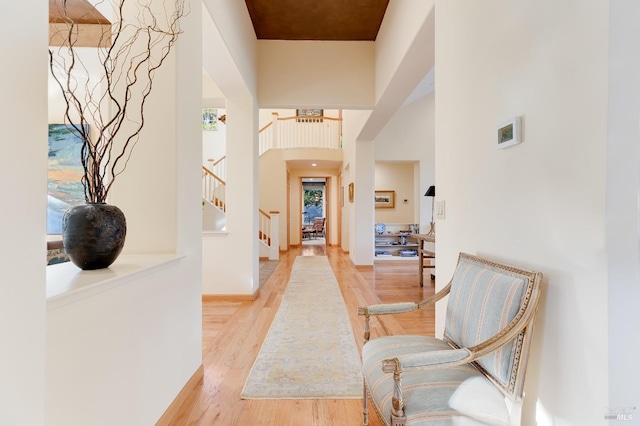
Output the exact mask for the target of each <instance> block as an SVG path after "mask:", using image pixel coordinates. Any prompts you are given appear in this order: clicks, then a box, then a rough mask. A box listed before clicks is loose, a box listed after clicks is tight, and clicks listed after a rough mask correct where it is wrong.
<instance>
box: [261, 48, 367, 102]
mask: <svg viewBox="0 0 640 426" xmlns="http://www.w3.org/2000/svg"><path fill="white" fill-rule="evenodd" d="M258 71H259V74H258V99H259V103H260V108H296V107H302V108H305V107H306V108H314V107H315V108H341V107H343V108H347V107H352V108H357V107H367V106H371V105H373V102H374V97H373V93H374V92H373V90H374V86H373V85H374V78H375V76H374V43H373V42H370V41H354V42H345V41H341V42H334V41H282V40H259V41H258Z"/></svg>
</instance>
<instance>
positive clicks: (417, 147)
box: [374, 92, 435, 233]
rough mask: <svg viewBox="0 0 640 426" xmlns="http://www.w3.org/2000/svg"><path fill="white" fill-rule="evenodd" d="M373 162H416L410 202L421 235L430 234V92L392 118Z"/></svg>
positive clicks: (432, 102)
mask: <svg viewBox="0 0 640 426" xmlns="http://www.w3.org/2000/svg"><path fill="white" fill-rule="evenodd" d="M374 149H375V152H374V155H375V159H376V161H416V162H417V173H416V181H417V182H416V185H415V187H414V193H413V199H414V200H415V202H414V203H413V205H414V207H415V210H414V214H415V218H416V219H417V222H418V223H420V226H421V232H425V233H426V232H428V231H429V222H430V221H431V198H430V197H425V196H424V193H425V192H426V191H427V189H428V188H429V186H431V185H433V184H434V181H435V95H434V93H433V92H432V93H429V94H427V95H426V96H423V97H421V98H419V99H417V100H415V101H413V102H411V103H409V104H407V105H405V106H403V107H402V108H400V109H399V110H398V112H396V114H395V115H394V116H393V118H391V120H390V121H389V123H388V124H387V125H386V126H385V127H384V128H383V129H382V131H381V132H380V134H379V135H378V136H377V137H376V139H375V141H374Z"/></svg>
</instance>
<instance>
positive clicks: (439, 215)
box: [436, 200, 445, 219]
mask: <svg viewBox="0 0 640 426" xmlns="http://www.w3.org/2000/svg"><path fill="white" fill-rule="evenodd" d="M444 206H445V205H444V200H438V201H436V219H444V218H445V207H444Z"/></svg>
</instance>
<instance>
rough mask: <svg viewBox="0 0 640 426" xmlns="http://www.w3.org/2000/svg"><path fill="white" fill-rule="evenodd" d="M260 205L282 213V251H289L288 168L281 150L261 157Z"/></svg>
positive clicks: (267, 210) (280, 222)
mask: <svg viewBox="0 0 640 426" xmlns="http://www.w3.org/2000/svg"><path fill="white" fill-rule="evenodd" d="M258 164H259V168H260V176H261V177H262V178H261V179H259V188H260V198H259V202H258V205H259V206H260V208H261V209H262V210H264V211H265V212H267V213H269V212H271V211H278V212H280V215H279V216H278V218H279V223H278V225H279V226H278V229H279V231H280V235H279V237H280V250H283V251H284V250H287V249H288V247H287V214H288V213H287V166H286V164H285V162H284V160H283V159H282V150H281V149H270V150H268V151H267V152H265V153H264V154H262V155H261V156H260V160H259V162H258Z"/></svg>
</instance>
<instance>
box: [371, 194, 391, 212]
mask: <svg viewBox="0 0 640 426" xmlns="http://www.w3.org/2000/svg"><path fill="white" fill-rule="evenodd" d="M374 205H375V206H376V209H392V208H394V207H395V206H396V191H376V195H375V199H374Z"/></svg>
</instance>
